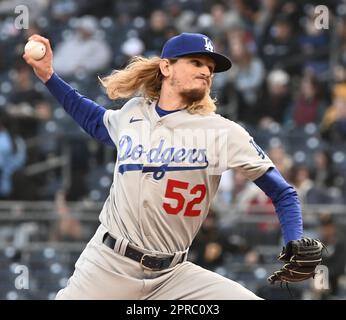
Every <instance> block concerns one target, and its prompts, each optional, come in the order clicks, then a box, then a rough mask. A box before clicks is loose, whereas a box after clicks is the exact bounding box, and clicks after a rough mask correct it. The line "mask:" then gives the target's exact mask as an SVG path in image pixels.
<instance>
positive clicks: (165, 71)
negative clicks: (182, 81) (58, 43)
mask: <svg viewBox="0 0 346 320" xmlns="http://www.w3.org/2000/svg"><path fill="white" fill-rule="evenodd" d="M160 71H161V73H162V75H163V76H164V77H168V76H169V75H170V74H171V64H170V63H169V60H168V59H162V60H161V61H160Z"/></svg>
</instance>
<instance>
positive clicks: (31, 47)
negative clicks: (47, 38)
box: [24, 40, 46, 60]
mask: <svg viewBox="0 0 346 320" xmlns="http://www.w3.org/2000/svg"><path fill="white" fill-rule="evenodd" d="M24 51H25V53H26V54H28V55H29V56H30V57H31V58H33V59H35V60H40V59H42V58H43V57H44V55H45V54H46V46H45V45H44V44H43V43H42V42H39V41H35V40H30V41H28V42H27V44H26V45H25V47H24Z"/></svg>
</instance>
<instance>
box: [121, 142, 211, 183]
mask: <svg viewBox="0 0 346 320" xmlns="http://www.w3.org/2000/svg"><path fill="white" fill-rule="evenodd" d="M164 143H165V140H163V139H161V140H160V142H159V145H158V146H157V147H154V148H151V149H149V150H146V149H145V147H144V146H143V145H142V144H137V145H134V144H133V141H132V138H131V137H130V136H128V135H124V136H122V137H121V138H120V140H119V150H118V161H119V162H124V161H126V160H133V161H137V160H138V161H140V160H141V161H140V163H124V164H121V165H119V172H120V173H121V174H124V172H126V171H142V172H153V173H154V174H153V177H154V179H155V180H160V179H162V178H163V177H164V175H165V172H166V171H184V170H200V169H205V168H207V167H208V165H209V163H208V160H207V150H206V149H187V148H175V147H168V148H164ZM143 162H146V163H150V164H151V163H152V164H156V165H154V166H145V165H143ZM172 164H180V165H179V166H174V165H172ZM181 164H187V166H183V165H181Z"/></svg>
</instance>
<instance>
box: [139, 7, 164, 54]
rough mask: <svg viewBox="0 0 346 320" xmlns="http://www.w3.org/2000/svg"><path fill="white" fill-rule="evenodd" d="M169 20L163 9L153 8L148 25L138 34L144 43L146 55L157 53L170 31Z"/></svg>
mask: <svg viewBox="0 0 346 320" xmlns="http://www.w3.org/2000/svg"><path fill="white" fill-rule="evenodd" d="M170 27H171V25H170V21H169V18H168V16H167V14H166V12H165V11H163V10H155V11H153V12H152V13H151V15H150V18H149V25H148V27H147V28H146V29H145V30H143V32H142V33H141V35H140V38H141V40H142V41H143V43H144V44H145V54H146V55H150V56H151V55H159V54H160V52H161V46H162V43H165V42H166V41H167V40H168V39H169V37H170V36H171V33H169V32H168V31H169V30H170Z"/></svg>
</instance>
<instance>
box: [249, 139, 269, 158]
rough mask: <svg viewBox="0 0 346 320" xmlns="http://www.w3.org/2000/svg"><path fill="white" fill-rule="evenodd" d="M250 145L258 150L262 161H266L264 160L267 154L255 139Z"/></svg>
mask: <svg viewBox="0 0 346 320" xmlns="http://www.w3.org/2000/svg"><path fill="white" fill-rule="evenodd" d="M249 143H250V145H252V146H253V147H254V148H255V149H256V151H257V153H258V156H259V157H261V158H262V159H264V158H265V157H266V154H265V152H264V151H263V150H262V148H261V147H260V146H259V145H258V144H257V143H256V142H255V140H254V139H251V140H250V141H249Z"/></svg>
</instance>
